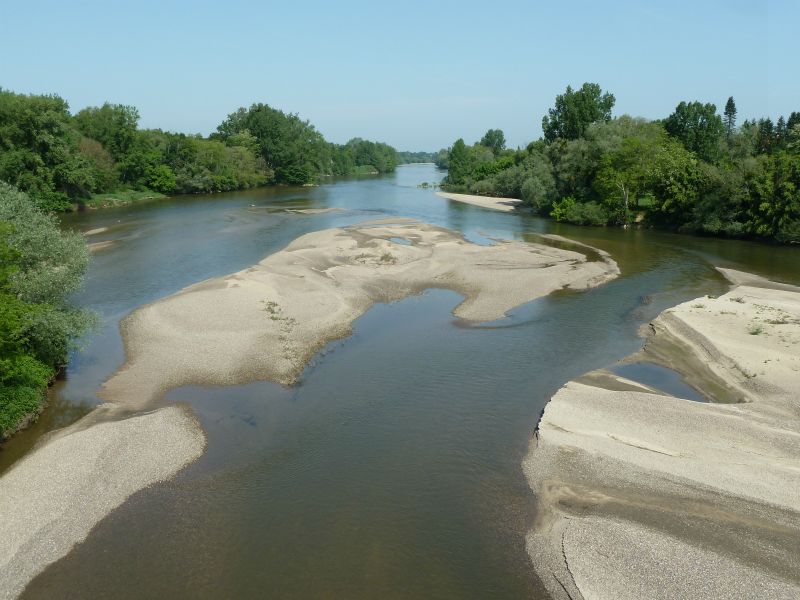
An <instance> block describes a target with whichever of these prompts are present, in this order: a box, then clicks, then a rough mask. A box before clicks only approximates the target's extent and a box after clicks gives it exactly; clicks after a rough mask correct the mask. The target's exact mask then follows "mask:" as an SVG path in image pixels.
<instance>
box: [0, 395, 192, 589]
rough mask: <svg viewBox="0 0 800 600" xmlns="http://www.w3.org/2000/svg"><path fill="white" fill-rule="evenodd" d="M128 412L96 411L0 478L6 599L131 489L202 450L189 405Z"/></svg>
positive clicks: (1, 577)
mask: <svg viewBox="0 0 800 600" xmlns="http://www.w3.org/2000/svg"><path fill="white" fill-rule="evenodd" d="M121 416H122V415H120V414H118V411H117V410H116V409H115V408H113V407H105V408H100V409H98V410H96V411H95V412H93V413H91V414H90V415H89V416H87V417H86V418H85V419H82V420H81V421H78V422H77V423H75V424H74V425H72V426H70V427H67V428H65V429H62V430H59V431H56V432H54V433H53V434H52V435H51V436H50V437H49V438H47V439H46V441H44V442H43V443H41V444H40V445H39V446H37V448H36V449H35V450H34V451H32V452H31V453H30V454H28V455H27V456H25V457H24V458H22V459H21V460H20V461H19V462H18V463H17V464H15V465H14V466H13V467H12V468H11V469H10V470H9V471H8V472H7V473H5V474H4V475H3V477H2V479H0V531H2V541H3V543H2V544H0V598H14V597H16V596H17V595H19V594H20V593H21V592H22V590H23V589H24V588H25V586H26V585H27V583H28V582H29V581H30V580H31V579H33V578H34V577H35V576H36V575H37V574H38V573H40V572H41V571H43V570H44V569H45V567H46V566H47V565H49V564H50V563H52V562H54V561H56V560H58V559H59V558H61V557H62V556H64V555H65V554H67V552H69V551H70V550H71V549H72V547H73V546H74V545H75V544H78V543H80V542H81V541H83V540H84V539H86V536H87V535H88V534H89V532H90V531H91V529H92V527H94V526H95V524H96V523H98V522H99V521H100V520H101V519H103V517H105V516H106V515H108V514H109V513H110V512H111V511H112V510H114V509H115V508H116V507H118V506H119V505H121V504H122V503H123V502H124V501H125V500H126V499H127V498H128V497H129V496H130V495H131V494H133V493H135V492H137V491H139V490H140V489H143V488H145V487H147V486H149V485H152V484H154V483H157V482H159V481H164V480H166V479H169V478H171V477H172V476H174V475H175V474H176V473H177V472H178V471H180V470H181V469H183V468H184V467H185V466H186V465H188V464H189V463H191V462H192V461H194V460H196V459H197V458H199V457H200V456H201V455H202V453H203V449H204V448H205V435H204V434H203V431H202V429H201V428H200V426H199V424H198V423H197V422H196V421H195V419H194V417H192V416H191V415H190V414H189V413H188V411H187V410H185V409H182V408H179V407H177V406H168V407H166V408H161V409H159V410H155V411H152V412H148V413H144V414H140V415H136V416H132V417H128V418H121ZM106 419H116V420H106Z"/></svg>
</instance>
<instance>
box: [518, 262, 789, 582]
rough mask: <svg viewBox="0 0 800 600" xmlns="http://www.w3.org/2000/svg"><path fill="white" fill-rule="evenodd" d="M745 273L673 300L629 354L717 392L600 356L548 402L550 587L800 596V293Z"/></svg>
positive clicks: (534, 480)
mask: <svg viewBox="0 0 800 600" xmlns="http://www.w3.org/2000/svg"><path fill="white" fill-rule="evenodd" d="M737 273H738V272H733V273H726V276H728V277H729V278H730V279H732V280H734V281H737V282H739V281H746V282H747V283H748V285H741V286H738V287H735V288H734V289H733V290H731V291H730V292H728V293H727V294H724V295H723V296H720V297H719V298H710V297H704V298H698V299H696V300H693V301H691V302H687V303H684V304H681V305H679V306H677V307H675V308H672V309H669V310H667V311H664V312H663V313H662V314H661V315H660V316H659V317H658V318H657V319H656V320H655V321H654V322H653V323H652V324H651V326H650V329H649V332H648V340H647V343H646V346H645V348H644V349H643V350H642V351H641V352H640V353H639V354H638V355H635V356H634V357H632V359H631V360H646V361H650V362H656V363H660V364H663V365H666V366H669V367H671V368H673V369H674V370H676V371H678V372H680V373H681V374H683V375H684V376H685V380H686V381H687V382H688V383H690V384H691V385H692V386H693V387H695V388H697V389H699V390H700V391H701V392H704V393H705V395H706V396H707V397H708V398H709V399H710V400H712V401H713V402H711V403H700V402H693V401H689V400H686V399H683V398H677V397H673V396H670V395H668V394H664V393H663V392H661V391H658V390H653V389H651V388H649V387H648V386H646V385H642V384H639V383H637V382H634V381H630V380H624V379H622V378H619V377H616V376H615V375H613V374H612V373H610V372H609V371H602V372H595V373H590V374H588V375H587V376H584V377H582V378H580V379H579V380H577V381H573V382H570V383H568V384H567V385H565V386H564V387H563V388H562V389H561V390H559V391H558V393H557V394H556V395H555V396H554V397H553V399H552V400H551V401H550V403H549V404H548V405H547V407H546V409H545V411H544V414H543V416H542V419H541V421H540V423H539V426H538V432H537V434H536V435H535V436H534V440H533V442H532V445H531V449H530V452H529V455H528V456H527V458H526V460H525V461H524V469H525V472H526V475H527V477H528V480H529V482H530V484H531V487H532V489H533V490H534V492H535V493H536V495H537V501H538V512H537V522H536V523H535V526H534V528H533V530H532V531H531V532H530V534H529V536H528V540H527V546H528V551H529V553H530V555H531V558H532V560H533V565H534V567H535V568H536V570H537V572H538V574H539V576H540V577H541V579H542V581H543V582H544V583H545V585H546V586H547V587H548V589H549V591H550V592H551V593H552V594H553V596H554V597H556V598H598V597H599V598H742V597H770V598H796V597H799V596H800V293H798V291H797V288H794V291H793V290H791V289H786V288H787V287H791V286H784V285H777V286H776V285H771V284H770V282H768V281H767V280H764V279H760V278H759V279H758V281H756V280H755V279H754V278H753V277H751V276H746V275H747V274H741V273H738V274H737ZM753 283H757V284H758V287H754V286H753V285H751V284H753ZM773 288H779V289H773Z"/></svg>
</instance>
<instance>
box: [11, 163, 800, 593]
mask: <svg viewBox="0 0 800 600" xmlns="http://www.w3.org/2000/svg"><path fill="white" fill-rule="evenodd" d="M440 177H441V174H440V173H438V172H437V171H436V170H435V169H434V168H433V167H432V166H430V165H421V166H405V167H401V168H399V169H398V171H397V173H396V174H393V175H390V176H385V177H367V178H359V179H349V180H341V181H336V182H331V183H330V184H326V185H322V186H319V187H317V188H268V189H261V190H252V191H248V192H239V193H232V194H215V195H210V196H202V197H197V196H195V197H179V198H172V199H168V200H164V201H158V202H151V203H146V204H141V205H134V206H129V207H120V208H114V209H107V210H103V211H96V212H88V213H81V214H76V215H68V216H67V217H65V218H64V219H63V223H64V226H65V227H67V228H73V229H77V230H80V231H88V230H92V229H102V228H107V229H102V231H101V233H97V234H95V235H92V236H91V238H90V240H91V242H92V243H103V242H109V243H108V244H104V245H103V246H102V247H98V249H97V250H96V252H95V253H94V260H93V263H92V265H91V267H90V270H89V273H88V277H87V282H86V286H85V289H84V291H83V292H82V293H81V294H80V295H79V297H78V298H77V300H78V301H79V302H80V303H81V304H83V305H86V306H88V307H90V308H93V309H94V310H96V311H97V312H98V313H99V314H100V316H101V317H102V323H103V324H102V327H101V328H100V329H99V330H98V331H97V332H95V334H93V335H92V336H91V337H89V338H88V339H87V340H86V347H85V349H84V350H83V352H80V353H75V354H74V355H73V357H72V360H71V362H70V365H69V368H68V370H67V376H66V379H65V380H63V381H61V382H59V383H58V384H57V385H56V386H55V387H54V389H53V393H52V399H51V407H50V408H49V409H48V410H47V411H46V412H45V414H44V416H43V418H42V419H41V420H40V421H39V423H37V424H36V425H35V426H34V427H33V428H31V429H30V430H28V431H26V432H24V433H22V434H21V435H19V436H18V437H16V438H14V439H13V440H12V441H11V442H10V443H8V444H6V446H4V447H3V449H2V451H0V471H2V470H4V469H7V468H8V467H9V466H10V465H11V464H13V462H14V461H15V460H16V459H18V458H19V456H21V455H23V454H24V453H25V452H26V451H27V450H28V449H29V448H30V447H31V445H32V444H33V443H34V442H35V441H36V440H37V439H39V438H40V437H41V435H42V434H43V433H45V432H46V431H48V430H50V429H52V428H54V427H59V426H63V425H66V424H68V423H70V422H73V421H75V420H76V419H77V418H79V417H80V416H81V415H82V414H85V413H86V412H88V411H89V410H91V408H92V407H93V406H95V405H97V403H99V399H98V398H97V395H96V393H97V391H98V389H99V387H100V385H101V384H102V383H103V382H104V381H105V380H106V379H108V377H109V376H110V375H111V374H112V373H113V372H114V371H115V370H116V369H117V368H118V367H119V366H120V365H121V364H123V362H124V359H125V357H124V354H123V346H122V341H121V338H120V335H119V330H118V324H119V321H120V319H122V318H123V317H124V316H125V315H126V314H128V313H129V312H130V311H132V310H133V309H135V308H137V307H139V306H141V305H143V304H146V303H148V302H151V301H153V300H156V299H158V298H161V297H164V296H166V295H169V294H172V293H174V292H177V291H178V290H180V289H181V288H183V287H185V286H187V285H190V284H193V283H196V282H198V281H201V280H204V279H207V278H210V277H217V276H221V275H224V274H226V273H230V272H233V271H237V270H240V269H243V268H247V267H249V266H250V265H252V264H255V263H257V262H258V261H260V260H261V259H263V258H264V257H265V256H267V255H269V254H272V253H274V252H276V251H278V250H280V249H281V248H283V247H284V246H286V245H287V244H288V243H289V242H290V241H292V240H293V239H295V238H297V237H298V236H300V235H303V234H305V233H308V232H312V231H317V230H321V229H327V228H331V227H345V226H348V225H351V224H353V223H357V222H361V221H365V220H372V219H378V218H384V217H389V218H395V217H409V218H413V219H417V220H420V221H423V222H427V223H432V224H435V225H439V226H443V227H446V228H449V229H454V230H458V231H461V232H463V233H464V235H465V236H466V237H467V239H469V240H471V241H474V242H476V243H481V244H490V243H493V242H492V240H493V239H496V238H502V239H513V240H523V241H542V238H541V237H540V236H541V235H542V234H558V235H562V236H565V237H568V238H571V239H574V240H578V241H581V242H583V243H586V244H589V245H592V246H595V247H598V248H600V249H602V250H605V251H607V252H609V253H610V254H611V255H612V257H613V258H614V259H615V260H616V261H617V263H618V264H619V266H620V269H621V271H622V275H621V277H619V278H618V279H617V280H615V281H612V282H610V283H607V284H605V285H603V286H601V287H599V288H596V289H593V290H590V291H585V292H563V293H561V292H559V293H556V294H554V295H552V296H549V297H546V298H542V299H539V300H536V301H534V302H531V303H529V304H526V305H523V306H521V307H519V308H517V309H514V310H513V311H512V312H511V314H510V315H509V316H508V317H507V318H504V319H500V320H498V321H495V322H491V323H488V324H487V323H484V324H481V325H474V324H470V323H467V322H464V321H460V320H459V319H457V318H455V317H453V315H452V311H453V309H454V308H455V307H456V306H457V305H458V304H459V303H460V302H461V299H462V298H461V297H460V296H459V295H458V294H456V293H454V292H451V291H444V290H432V291H429V292H427V293H425V294H423V295H421V296H415V297H411V298H408V299H405V300H403V301H400V302H397V303H393V304H379V305H376V306H374V307H373V308H371V309H370V310H369V311H368V312H367V313H366V314H364V315H363V316H361V317H360V318H359V319H357V320H356V321H355V323H354V326H353V330H354V332H353V335H352V336H350V337H348V338H346V339H344V340H340V341H337V342H334V343H332V344H330V345H329V346H327V347H326V348H325V349H324V350H323V351H322V352H320V353H319V354H317V355H316V356H315V357H314V359H313V360H312V362H311V364H310V365H309V366H308V367H307V368H306V369H305V371H304V372H303V373H302V374H301V376H300V380H299V383H298V384H296V385H294V386H292V387H283V386H280V385H277V384H273V383H267V382H263V383H252V384H248V385H242V386H234V387H200V386H191V387H184V388H180V389H177V390H173V391H171V392H169V393H168V395H167V398H166V399H165V402H166V403H170V402H177V403H181V404H183V405H186V406H188V407H190V408H191V410H192V411H193V412H194V414H195V415H196V416H197V418H198V419H199V421H200V423H201V424H202V426H203V428H204V430H205V432H206V436H207V449H206V452H205V454H204V455H203V456H202V457H201V458H200V459H199V460H198V461H197V462H195V463H193V464H192V465H190V466H189V467H188V468H187V469H185V470H184V471H182V472H181V473H179V474H178V475H177V476H176V477H175V478H174V479H172V480H170V481H168V482H166V483H163V484H159V485H156V486H153V487H151V488H148V489H146V490H143V491H141V492H139V493H137V494H135V495H134V496H132V497H131V498H130V499H129V500H128V501H127V502H125V503H124V504H123V505H122V506H121V507H120V508H119V509H117V510H116V511H114V512H113V513H112V514H111V515H110V516H109V517H107V518H106V519H104V520H103V521H102V522H101V523H100V524H99V525H98V526H97V527H96V528H95V529H94V530H93V531H92V533H91V534H90V535H89V537H88V538H87V540H86V541H85V542H84V543H83V544H81V545H79V546H78V547H76V548H75V549H74V550H73V551H72V552H71V553H70V554H68V555H67V556H66V557H65V558H63V559H61V560H60V561H58V562H56V563H54V564H53V565H52V566H51V567H49V568H48V569H47V570H46V571H44V572H43V573H42V574H41V575H40V576H38V577H37V578H36V579H35V580H34V581H33V582H32V583H31V584H30V585H29V587H28V589H27V590H26V594H25V595H26V596H27V597H31V598H36V597H52V596H53V593H54V590H58V591H59V595H61V596H64V595H67V596H68V595H72V596H82V597H86V596H114V597H118V598H119V597H122V598H124V597H142V596H155V595H164V596H178V597H184V596H192V597H219V596H228V597H241V596H245V597H249V596H264V595H267V596H270V597H348V598H360V597H363V598H372V597H375V596H382V597H389V598H391V597H403V598H409V597H420V598H423V597H424V598H430V597H460V598H487V597H494V598H519V597H534V598H536V597H545V593H544V591H543V588H542V587H541V585H540V584H539V582H538V581H536V579H535V576H534V575H533V570H532V569H531V568H530V566H529V559H528V556H527V554H526V552H525V535H526V533H527V531H528V529H529V528H530V525H531V523H532V521H533V517H534V515H533V507H534V498H533V496H532V494H531V492H530V490H529V488H528V486H527V483H526V481H525V478H524V475H523V472H522V468H521V462H522V459H523V457H524V456H525V454H526V451H527V448H528V443H529V441H530V438H531V435H532V432H533V427H534V425H535V423H536V420H537V418H538V415H539V414H540V412H541V410H542V409H543V408H544V405H545V404H546V402H547V400H548V399H549V398H550V396H552V395H553V393H555V391H556V390H557V389H558V388H559V387H560V386H561V385H563V384H564V383H565V382H566V381H568V380H570V379H573V378H575V377H578V376H579V375H581V374H583V373H585V372H587V371H590V370H593V369H597V368H601V367H608V366H612V365H613V364H614V363H615V362H616V361H617V360H619V359H621V358H623V357H625V356H626V355H628V354H631V353H632V352H634V351H636V350H637V349H638V348H639V346H640V345H641V340H640V338H638V337H637V330H638V328H639V327H640V326H641V325H642V324H643V323H646V322H647V321H648V320H650V319H651V318H653V317H655V315H656V314H658V312H660V311H661V310H663V309H664V308H666V307H668V306H672V305H674V304H677V303H679V302H681V301H685V300H688V299H691V298H695V297H698V296H700V295H703V294H718V293H720V292H722V291H724V290H726V289H727V287H728V286H727V284H726V282H725V281H724V279H723V278H722V277H721V276H720V275H719V273H718V272H717V271H716V270H715V269H714V267H715V266H723V267H731V268H736V269H739V270H743V271H750V272H754V273H757V274H759V275H762V276H765V277H768V278H770V279H773V280H778V281H784V282H788V283H800V251H799V250H798V249H796V248H786V247H774V246H767V245H761V244H756V243H749V242H737V241H730V240H714V239H704V238H696V237H689V236H681V235H672V234H664V233H658V232H652V231H642V230H629V231H622V230H618V229H598V228H579V227H570V226H564V225H559V224H557V223H553V222H551V221H546V220H543V219H539V218H536V217H533V216H529V215H524V214H516V213H502V212H494V211H489V210H486V209H483V208H479V207H475V206H470V205H467V204H463V203H458V202H452V201H448V200H446V199H443V198H440V197H437V196H436V195H435V194H434V193H433V192H432V191H431V190H427V189H419V188H418V187H417V185H418V184H419V183H421V182H435V181H437V180H438V179H439V178H440ZM331 209H333V210H331ZM134 581H135V582H136V583H135V585H132V584H131V582H134Z"/></svg>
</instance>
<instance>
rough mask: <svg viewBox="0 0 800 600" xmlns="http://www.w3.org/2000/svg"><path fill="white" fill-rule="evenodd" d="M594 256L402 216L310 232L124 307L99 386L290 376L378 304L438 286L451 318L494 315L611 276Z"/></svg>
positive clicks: (130, 394)
mask: <svg viewBox="0 0 800 600" xmlns="http://www.w3.org/2000/svg"><path fill="white" fill-rule="evenodd" d="M598 256H599V258H600V260H588V259H587V257H586V256H585V255H583V254H580V253H579V252H574V251H570V250H564V249H560V248H554V247H551V246H546V245H543V244H529V243H524V242H515V241H501V242H497V243H496V244H495V245H492V246H481V245H478V244H473V243H470V242H468V241H466V240H465V239H464V238H463V237H462V236H461V235H460V234H458V233H456V232H453V231H449V230H446V229H442V228H440V227H435V226H433V225H427V224H423V223H418V222H415V221H413V220H410V219H391V220H389V219H387V220H382V221H374V222H368V223H362V224H359V225H355V226H352V227H348V228H344V229H329V230H324V231H318V232H314V233H309V234H306V235H304V236H302V237H300V238H298V239H296V240H295V241H294V242H292V243H291V244H289V246H287V247H286V248H285V249H284V250H282V251H280V252H277V253H275V254H273V255H270V256H268V257H267V258H266V259H264V260H263V261H261V262H260V263H258V264H256V265H254V266H253V267H250V268H248V269H245V270H243V271H240V272H238V273H233V274H231V275H228V276H226V277H221V278H218V279H211V280H208V281H205V282H202V283H199V284H197V285H194V286H191V287H189V288H186V289H185V290H183V291H181V292H179V293H178V294H175V295H173V296H169V297H168V298H165V299H163V300H160V301H157V302H155V303H153V304H150V305H147V306H145V307H142V308H140V309H138V310H136V311H135V312H134V313H132V314H131V315H130V316H129V317H127V318H126V319H125V320H124V321H123V323H122V326H121V329H122V333H123V338H124V341H125V350H126V356H127V361H128V362H127V363H126V364H125V365H124V366H123V367H122V368H121V369H120V370H119V372H117V373H116V374H115V375H114V376H113V377H112V378H111V379H110V380H109V381H108V382H107V383H106V384H105V386H104V388H103V390H102V395H103V397H105V398H107V399H109V400H113V401H115V402H123V403H124V404H125V405H127V406H135V407H142V406H147V405H148V403H149V402H150V401H152V400H153V399H155V398H157V397H159V396H160V395H161V394H163V393H164V392H165V391H166V390H167V389H169V388H173V387H178V386H180V385H185V384H189V383H202V384H213V385H232V384H240V383H244V382H248V381H256V380H271V381H275V382H278V383H281V384H285V385H289V384H292V383H294V381H295V380H296V379H297V377H298V376H299V374H300V373H301V371H302V370H303V368H304V367H305V364H306V362H307V361H308V360H309V359H310V358H311V357H312V356H313V354H314V353H316V352H317V351H318V350H320V349H321V348H322V347H323V346H324V345H325V344H327V343H328V342H330V341H332V340H335V339H339V338H342V337H345V336H347V335H349V333H350V328H351V324H352V322H353V321H354V320H355V319H356V318H358V317H359V316H360V315H362V314H363V313H364V312H366V311H367V310H368V309H369V308H370V306H372V305H373V304H375V303H377V302H393V301H396V300H400V299H402V298H404V297H406V296H409V295H413V294H419V293H421V292H422V291H424V290H426V289H429V288H443V289H450V290H453V291H456V292H458V293H460V294H462V295H464V296H465V300H464V301H463V302H462V303H461V304H459V305H458V307H456V309H455V310H454V314H455V315H456V316H457V317H460V318H463V319H467V320H474V321H489V320H494V319H499V318H502V317H503V316H504V315H505V313H506V312H507V311H509V310H511V309H512V308H514V307H515V306H519V305H520V304H524V303H526V302H529V301H531V300H534V299H536V298H539V297H542V296H545V295H547V294H549V293H551V292H553V291H555V290H559V289H564V288H569V289H586V288H589V287H593V286H596V285H599V284H601V283H603V282H605V281H608V280H609V279H612V278H614V277H616V276H617V275H618V274H619V269H618V267H617V265H616V263H615V262H614V261H613V260H612V259H611V258H610V256H608V255H607V254H605V253H600V254H599V255H598Z"/></svg>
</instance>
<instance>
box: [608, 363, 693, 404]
mask: <svg viewBox="0 0 800 600" xmlns="http://www.w3.org/2000/svg"><path fill="white" fill-rule="evenodd" d="M609 370H610V371H611V372H612V373H615V374H616V375H619V376H620V377H624V378H625V379H630V380H631V381H635V382H637V383H641V384H644V385H646V386H649V387H651V388H655V389H657V390H659V391H662V392H666V393H667V394H669V395H671V396H675V397H676V398H684V399H686V400H694V401H695V402H708V401H709V400H708V398H706V397H705V396H703V394H701V393H700V392H699V391H697V390H696V389H694V388H693V387H692V386H690V385H689V384H688V383H686V381H684V379H683V377H682V376H681V374H680V373H678V372H677V371H673V370H672V369H668V368H667V367H663V366H661V365H657V364H655V363H650V362H634V363H626V364H622V365H615V366H613V367H610V368H609Z"/></svg>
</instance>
